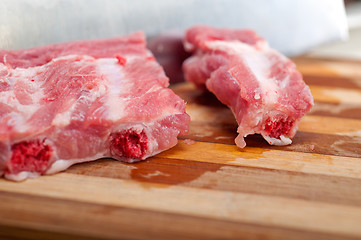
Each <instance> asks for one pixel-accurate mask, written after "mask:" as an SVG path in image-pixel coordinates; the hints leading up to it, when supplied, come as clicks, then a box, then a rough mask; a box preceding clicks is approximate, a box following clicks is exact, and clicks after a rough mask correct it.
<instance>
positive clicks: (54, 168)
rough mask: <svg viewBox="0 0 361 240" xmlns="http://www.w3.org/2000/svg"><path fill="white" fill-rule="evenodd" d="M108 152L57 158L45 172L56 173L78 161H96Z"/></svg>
mask: <svg viewBox="0 0 361 240" xmlns="http://www.w3.org/2000/svg"><path fill="white" fill-rule="evenodd" d="M107 154H108V151H106V152H102V153H98V154H96V155H94V156H90V157H86V158H77V159H65V160H64V159H58V160H56V161H55V162H54V163H53V164H52V165H51V167H50V168H49V169H48V170H47V171H46V172H45V174H54V173H57V172H61V171H64V170H65V169H68V168H69V167H70V166H72V165H74V164H76V163H82V162H90V161H95V160H97V159H99V158H103V157H106V156H107Z"/></svg>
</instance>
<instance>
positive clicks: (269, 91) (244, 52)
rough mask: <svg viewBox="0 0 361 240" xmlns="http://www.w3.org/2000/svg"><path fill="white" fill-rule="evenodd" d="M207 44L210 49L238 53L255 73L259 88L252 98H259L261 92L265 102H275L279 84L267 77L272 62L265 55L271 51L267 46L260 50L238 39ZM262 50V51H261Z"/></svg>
mask: <svg viewBox="0 0 361 240" xmlns="http://www.w3.org/2000/svg"><path fill="white" fill-rule="evenodd" d="M207 45H208V46H209V47H210V48H211V49H215V50H221V51H225V52H228V53H230V54H237V55H239V56H240V57H241V58H242V59H243V60H244V61H245V62H246V64H247V65H248V67H249V68H250V69H251V70H252V73H253V74H254V75H255V77H256V79H257V81H258V83H259V85H260V89H256V90H255V92H254V99H256V100H257V99H259V98H260V94H262V95H263V96H262V97H263V98H264V102H265V103H275V102H277V98H278V96H277V91H275V89H276V90H277V89H278V88H279V86H277V83H276V82H275V81H274V79H271V78H269V77H268V75H269V73H270V69H271V66H272V64H273V63H272V62H271V61H270V60H269V58H268V57H267V56H268V54H267V52H271V51H273V50H272V49H270V48H269V47H268V46H264V47H263V48H262V49H261V50H259V49H257V48H256V47H254V46H252V45H249V44H246V43H243V42H239V41H218V40H216V41H209V42H207ZM261 51H262V52H261Z"/></svg>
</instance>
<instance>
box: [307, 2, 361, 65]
mask: <svg viewBox="0 0 361 240" xmlns="http://www.w3.org/2000/svg"><path fill="white" fill-rule="evenodd" d="M345 5H346V16H347V23H348V28H349V38H348V39H346V40H344V41H337V42H336V43H332V44H324V45H322V46H319V47H316V48H315V49H311V50H310V52H309V54H308V55H309V56H315V57H336V58H350V59H361V1H359V0H357V1H355V0H354V1H345Z"/></svg>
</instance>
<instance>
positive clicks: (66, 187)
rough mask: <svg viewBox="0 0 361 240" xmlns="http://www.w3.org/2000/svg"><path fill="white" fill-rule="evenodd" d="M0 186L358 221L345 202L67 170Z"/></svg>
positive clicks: (261, 219) (333, 226)
mask: <svg viewBox="0 0 361 240" xmlns="http://www.w3.org/2000/svg"><path fill="white" fill-rule="evenodd" d="M94 189H97V191H94ZM0 190H2V191H8V192H13V193H23V194H29V195H35V196H45V197H52V198H57V199H68V200H76V201H82V202H87V203H97V204H105V205H112V206H119V207H127V208H136V209H144V210H152V211H160V212H165V213H167V212H168V213H178V214H185V215H187V216H196V217H204V218H210V219H218V220H225V221H234V222H247V223H253V224H265V225H268V226H278V227H286V228H293V229H298V230H303V231H316V232H327V233H334V234H343V235H347V236H358V237H361V228H360V227H359V224H358V223H359V222H361V208H358V207H350V206H345V205H335V204H328V203H319V202H310V201H304V200H298V199H288V198H282V197H270V196H261V195H256V194H246V193H234V192H224V191H214V190H207V189H195V188H188V187H182V186H167V185H164V184H150V183H137V182H134V181H126V180H118V179H109V178H100V177H89V176H80V175H73V174H67V173H62V174H57V175H54V176H48V177H43V178H42V179H39V178H38V179H34V180H30V181H26V182H23V183H22V184H18V183H13V182H9V181H2V182H1V184H0ZM160 201H161V204H160ZM310 216H312V217H310ZM0 222H1V223H3V224H4V223H6V219H2V218H0Z"/></svg>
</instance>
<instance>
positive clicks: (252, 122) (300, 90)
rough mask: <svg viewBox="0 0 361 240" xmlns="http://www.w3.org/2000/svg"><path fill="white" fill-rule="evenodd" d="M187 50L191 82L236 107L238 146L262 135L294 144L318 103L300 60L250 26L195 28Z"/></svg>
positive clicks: (278, 142)
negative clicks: (272, 45) (270, 43)
mask: <svg viewBox="0 0 361 240" xmlns="http://www.w3.org/2000/svg"><path fill="white" fill-rule="evenodd" d="M184 46H185V49H186V50H187V51H190V52H192V53H193V56H192V57H190V58H188V59H187V60H186V61H185V62H184V64H183V69H184V74H185V78H186V80H188V81H190V82H193V83H194V84H196V85H197V86H198V87H200V88H205V87H206V88H207V89H208V90H209V91H211V92H213V93H214V94H215V95H216V96H217V98H218V99H219V100H220V101H221V102H222V103H224V104H226V105H227V106H229V107H230V108H231V110H232V111H233V113H234V115H235V117H236V120H237V122H238V124H239V127H238V130H237V131H238V133H239V135H238V137H237V138H236V140H235V142H236V144H237V146H239V147H241V148H243V147H245V146H246V143H245V141H244V137H246V136H247V135H249V134H255V133H259V134H261V135H262V136H263V137H264V139H266V140H267V141H268V143H269V144H272V145H287V144H290V143H291V142H292V141H291V138H292V137H293V136H294V135H295V134H296V131H297V128H298V125H299V122H300V120H301V118H302V117H303V116H304V115H305V114H306V113H307V112H308V111H309V110H310V108H311V107H312V106H313V98H312V95H311V92H310V89H309V87H308V86H307V85H306V84H305V82H304V81H303V79H302V75H301V74H300V73H299V72H298V71H297V69H296V66H295V64H294V63H293V62H292V61H291V60H289V59H288V58H286V57H285V56H283V55H281V54H280V53H279V52H277V51H275V50H273V49H271V48H270V47H269V46H268V44H267V42H266V41H265V40H264V39H263V38H261V37H260V36H258V35H257V34H256V33H255V32H253V31H251V30H232V29H217V28H212V27H207V26H195V27H193V28H190V29H189V30H188V31H187V32H186V35H185V42H184Z"/></svg>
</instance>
